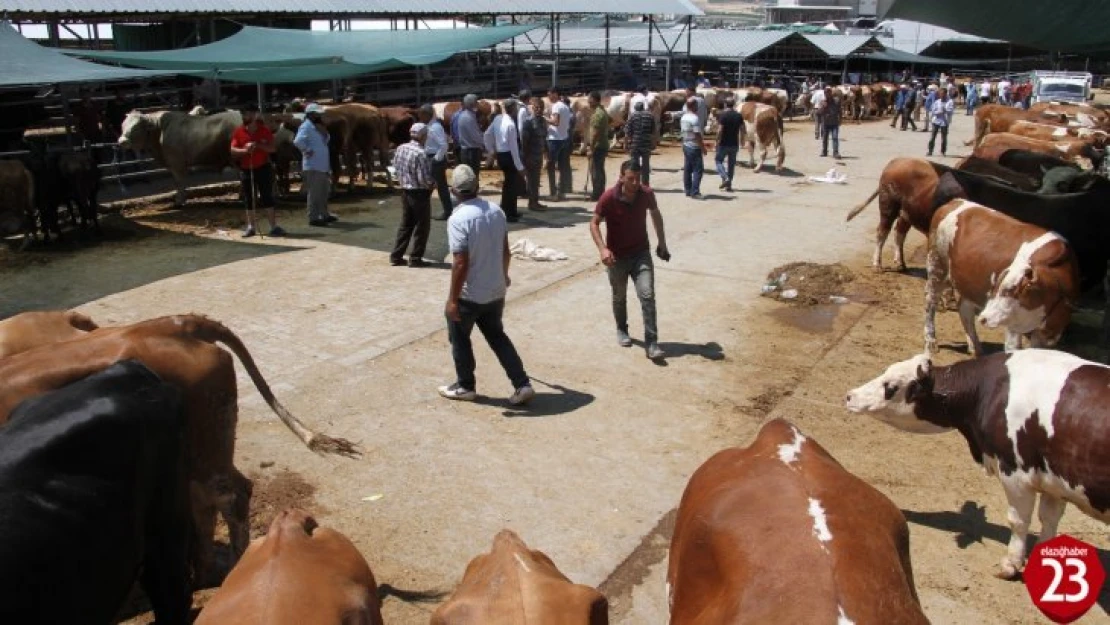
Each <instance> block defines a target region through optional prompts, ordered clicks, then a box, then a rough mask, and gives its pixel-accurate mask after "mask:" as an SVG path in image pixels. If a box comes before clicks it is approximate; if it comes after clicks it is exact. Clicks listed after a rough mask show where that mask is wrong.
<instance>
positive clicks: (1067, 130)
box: [1008, 120, 1108, 144]
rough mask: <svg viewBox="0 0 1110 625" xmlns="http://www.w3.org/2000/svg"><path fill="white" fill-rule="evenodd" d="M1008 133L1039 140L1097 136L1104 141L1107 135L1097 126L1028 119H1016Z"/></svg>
mask: <svg viewBox="0 0 1110 625" xmlns="http://www.w3.org/2000/svg"><path fill="white" fill-rule="evenodd" d="M1008 132H1009V133H1010V134H1014V135H1019V136H1022V137H1028V138H1030V139H1040V140H1041V141H1057V140H1059V139H1073V138H1076V137H1078V138H1080V139H1087V138H1094V137H1098V138H1100V139H1101V140H1102V143H1103V144H1105V143H1106V137H1107V136H1108V135H1107V133H1106V131H1105V130H1099V129H1097V128H1082V127H1078V126H1060V125H1058V124H1043V123H1041V122H1033V121H1028V120H1021V121H1016V122H1014V123H1013V124H1012V125H1011V126H1010V130H1009V131H1008Z"/></svg>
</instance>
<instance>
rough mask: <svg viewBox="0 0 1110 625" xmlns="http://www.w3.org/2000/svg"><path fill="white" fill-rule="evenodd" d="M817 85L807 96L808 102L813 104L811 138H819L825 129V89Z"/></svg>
mask: <svg viewBox="0 0 1110 625" xmlns="http://www.w3.org/2000/svg"><path fill="white" fill-rule="evenodd" d="M817 84H818V87H816V88H815V89H814V90H813V95H811V96H809V103H810V104H812V105H813V138H814V139H820V138H821V133H822V132H823V131H824V129H825V90H824V89H821V88H820V86H819V85H820V83H817Z"/></svg>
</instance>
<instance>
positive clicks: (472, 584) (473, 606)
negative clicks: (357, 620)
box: [431, 530, 609, 625]
mask: <svg viewBox="0 0 1110 625" xmlns="http://www.w3.org/2000/svg"><path fill="white" fill-rule="evenodd" d="M486 623H500V624H504V625H607V624H608V623H609V602H608V601H607V600H606V599H605V596H604V595H602V594H601V593H600V592H598V591H597V590H595V589H593V588H591V587H589V586H583V585H581V584H575V583H574V582H572V581H570V580H569V579H568V578H567V576H566V575H563V573H562V572H561V571H560V570H559V569H558V567H556V566H555V563H554V562H552V561H551V558H549V557H547V554H545V553H543V552H542V551H537V550H534V549H529V548H528V545H526V544H524V541H523V540H521V539H520V537H519V536H517V535H516V534H515V533H514V532H512V531H511V530H501V531H500V532H499V533H498V534H497V536H495V537H494V539H493V548H492V549H491V550H490V552H489V553H488V554H481V555H479V556H477V557H475V558H474V559H473V560H471V561H470V564H468V565H467V567H466V573H465V574H463V579H462V582H460V583H459V587H458V588H457V589H455V593H454V594H453V595H451V598H450V599H448V600H447V601H446V602H444V603H443V605H441V606H439V608H438V609H437V610H436V611H435V613H434V614H432V621H431V625H485V624H486Z"/></svg>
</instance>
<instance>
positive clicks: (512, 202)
mask: <svg viewBox="0 0 1110 625" xmlns="http://www.w3.org/2000/svg"><path fill="white" fill-rule="evenodd" d="M497 166H498V167H500V168H501V173H502V174H504V175H505V182H504V184H502V185H501V210H503V211H505V216H506V217H508V218H510V219H512V218H515V217H519V216H520V213H519V212H518V211H517V208H516V199H517V197H519V196H520V172H519V170H517V168H516V163H514V162H513V155H512V153H511V152H498V153H497Z"/></svg>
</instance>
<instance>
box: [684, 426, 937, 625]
mask: <svg viewBox="0 0 1110 625" xmlns="http://www.w3.org/2000/svg"><path fill="white" fill-rule="evenodd" d="M909 544H910V534H909V528H908V526H907V525H906V519H905V517H904V516H902V512H901V510H899V509H898V507H897V506H896V505H894V503H893V502H891V501H890V499H888V498H887V497H886V496H885V495H883V494H882V493H881V492H879V491H878V490H876V489H875V488H874V487H872V486H870V485H869V484H867V482H864V481H863V480H861V479H859V478H858V477H856V476H855V475H853V474H851V473H850V472H848V471H847V470H846V469H845V468H844V467H843V466H841V465H840V463H838V462H837V461H836V459H835V458H833V457H832V456H831V455H830V454H829V453H828V452H827V451H825V449H824V448H823V447H822V446H821V445H820V444H818V443H817V442H816V441H815V440H813V439H811V438H809V437H807V436H805V435H804V434H802V432H800V431H799V430H798V429H797V428H795V427H794V426H793V425H791V424H790V423H788V422H786V421H784V420H782V419H774V420H772V421H769V422H768V423H767V424H765V425H764V426H763V427H762V428H760V430H759V433H758V434H757V435H756V438H755V440H754V441H752V443H751V444H750V445H749V446H748V447H733V448H730V449H725V450H723V451H720V452H717V453H716V454H715V455H714V456H712V457H711V458H709V460H707V461H706V462H705V463H704V464H702V465H701V466H700V467H699V468H698V470H697V471H695V472H694V474H693V475H692V476H691V477H690V481H689V483H688V484H687V485H686V490H685V492H683V493H682V501H681V503H680V504H679V507H678V518H677V520H676V521H675V527H674V536H673V538H672V539H671V546H670V557H669V560H668V567H667V601H668V604H669V606H670V624H671V625H701V624H705V625H708V624H710V623H735V624H738V625H739V624H741V623H753V624H754V623H841V624H847V623H861V624H862V623H899V624H901V625H913V624H924V623H927V622H928V621H927V620H926V618H925V615H924V614H923V613H922V611H921V606H920V604H919V602H918V598H917V591H916V589H915V588H914V582H913V567H912V566H911V563H910V549H909Z"/></svg>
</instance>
